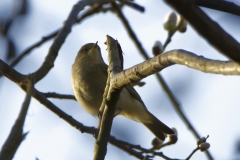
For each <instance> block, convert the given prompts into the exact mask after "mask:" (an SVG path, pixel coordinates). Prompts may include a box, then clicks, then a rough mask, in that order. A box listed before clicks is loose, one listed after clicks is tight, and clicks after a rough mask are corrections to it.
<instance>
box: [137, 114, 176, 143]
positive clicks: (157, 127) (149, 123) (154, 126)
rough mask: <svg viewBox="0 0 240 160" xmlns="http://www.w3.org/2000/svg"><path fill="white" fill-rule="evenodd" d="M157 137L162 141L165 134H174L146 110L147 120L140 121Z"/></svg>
mask: <svg viewBox="0 0 240 160" xmlns="http://www.w3.org/2000/svg"><path fill="white" fill-rule="evenodd" d="M141 123H142V124H144V125H145V126H146V127H147V128H148V129H149V130H150V131H151V132H152V133H153V134H154V135H155V136H156V137H157V138H158V139H160V140H162V141H164V140H165V135H164V133H166V134H174V132H173V130H172V129H171V128H169V127H168V126H167V125H165V124H164V123H162V122H161V121H160V120H158V119H157V118H156V117H155V116H154V115H153V114H151V113H150V112H148V118H147V120H144V121H141Z"/></svg>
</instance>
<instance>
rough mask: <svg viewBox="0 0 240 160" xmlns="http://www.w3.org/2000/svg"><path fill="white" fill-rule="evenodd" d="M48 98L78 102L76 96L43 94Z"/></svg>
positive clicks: (52, 93)
mask: <svg viewBox="0 0 240 160" xmlns="http://www.w3.org/2000/svg"><path fill="white" fill-rule="evenodd" d="M42 94H43V95H44V96H45V97H46V98H59V99H72V100H75V101H76V98H75V96H74V95H70V94H69V95H67V94H59V93H55V92H48V93H42Z"/></svg>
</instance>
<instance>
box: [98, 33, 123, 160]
mask: <svg viewBox="0 0 240 160" xmlns="http://www.w3.org/2000/svg"><path fill="white" fill-rule="evenodd" d="M117 43H118V42H117V41H116V40H114V39H113V38H112V37H110V36H108V35H107V46H108V61H109V67H108V76H110V82H111V79H112V78H113V77H114V76H115V75H116V74H117V73H119V72H120V71H121V62H120V59H119V53H118V48H117ZM120 93H121V88H120V89H114V88H112V87H111V85H110V88H109V90H108V95H107V99H106V104H105V108H104V112H103V116H102V119H100V120H101V124H100V130H99V135H98V137H97V140H96V143H95V146H94V160H103V159H104V157H105V155H106V152H107V142H108V140H109V137H110V131H111V127H112V121H113V118H114V114H115V109H116V107H115V106H116V104H117V102H118V99H119V95H120Z"/></svg>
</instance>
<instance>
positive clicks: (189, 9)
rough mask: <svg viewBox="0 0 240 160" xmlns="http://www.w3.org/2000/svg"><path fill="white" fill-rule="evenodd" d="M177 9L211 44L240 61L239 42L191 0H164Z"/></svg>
mask: <svg viewBox="0 0 240 160" xmlns="http://www.w3.org/2000/svg"><path fill="white" fill-rule="evenodd" d="M165 2H167V3H168V4H169V5H171V6H172V7H173V8H174V9H175V10H176V11H178V12H179V13H180V14H181V15H182V16H183V17H184V18H185V19H186V20H187V21H188V22H189V23H190V24H191V25H192V26H193V28H194V29H195V30H196V31H197V32H198V33H199V34H200V35H201V36H203V37H204V38H205V39H206V40H207V41H208V42H209V43H210V44H211V45H212V46H214V47H215V48H216V49H218V50H219V51H220V52H222V53H223V54H224V55H226V56H227V57H229V58H231V59H233V60H234V61H237V62H240V44H239V43H238V42H237V41H236V40H235V39H234V38H233V37H232V36H230V35H229V34H228V33H227V32H225V31H224V30H223V29H222V28H221V27H220V26H219V25H218V24H217V23H216V22H214V21H213V20H211V19H210V18H209V17H208V16H207V15H206V14H205V13H204V12H203V11H202V10H201V9H200V8H199V7H198V6H197V5H196V4H195V3H194V1H192V0H177V1H176V0H165Z"/></svg>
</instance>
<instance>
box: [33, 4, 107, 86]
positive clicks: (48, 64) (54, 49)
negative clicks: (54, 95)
mask: <svg viewBox="0 0 240 160" xmlns="http://www.w3.org/2000/svg"><path fill="white" fill-rule="evenodd" d="M108 1H109V0H101V1H100V0H82V1H78V3H77V4H75V5H74V6H73V8H72V11H71V12H70V14H69V16H68V18H67V20H66V21H65V23H64V25H63V27H62V29H61V30H60V31H59V32H58V34H57V35H56V38H55V40H54V41H53V43H52V45H51V47H50V49H49V52H48V55H47V56H46V58H45V61H44V62H43V64H42V66H41V67H40V68H39V69H38V70H37V71H36V72H35V73H33V75H34V76H35V77H36V78H35V79H36V82H38V81H39V80H41V79H42V78H43V77H44V76H45V75H46V74H47V73H48V72H49V71H50V69H51V68H52V67H53V66H54V61H55V59H56V57H57V55H58V51H59V49H60V48H61V46H62V44H63V43H64V41H65V39H66V37H67V35H68V34H69V33H70V31H71V27H72V25H73V24H74V23H75V22H76V20H77V15H78V13H79V12H80V11H81V10H83V8H84V7H85V6H87V5H93V4H95V3H106V2H108Z"/></svg>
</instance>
